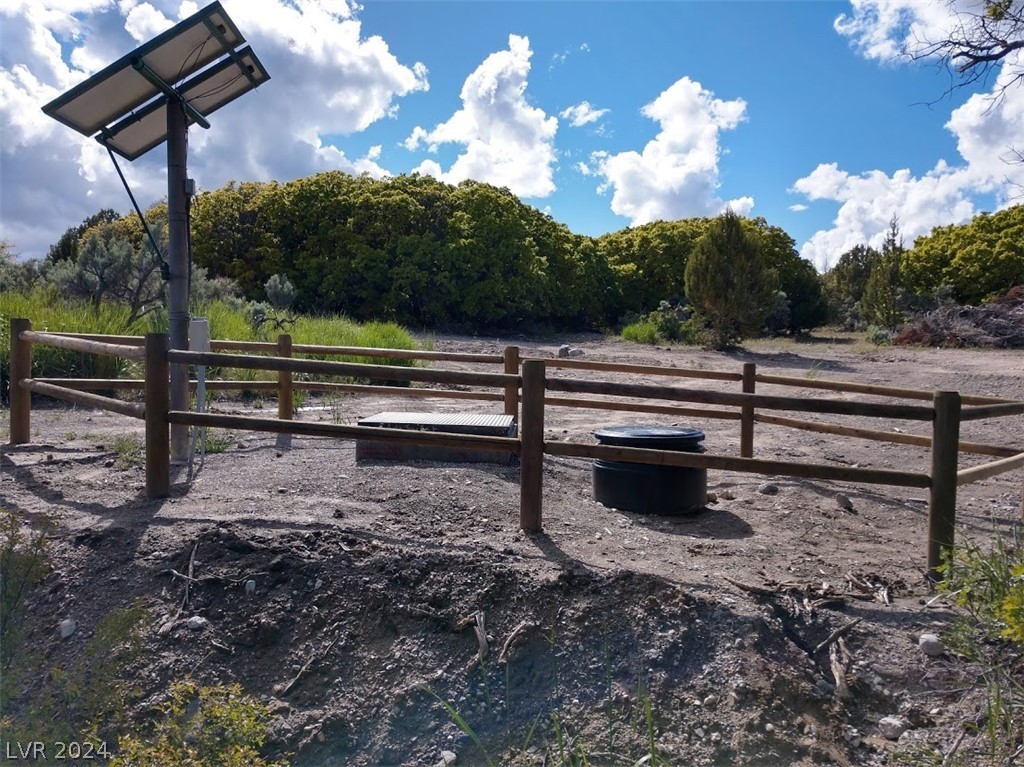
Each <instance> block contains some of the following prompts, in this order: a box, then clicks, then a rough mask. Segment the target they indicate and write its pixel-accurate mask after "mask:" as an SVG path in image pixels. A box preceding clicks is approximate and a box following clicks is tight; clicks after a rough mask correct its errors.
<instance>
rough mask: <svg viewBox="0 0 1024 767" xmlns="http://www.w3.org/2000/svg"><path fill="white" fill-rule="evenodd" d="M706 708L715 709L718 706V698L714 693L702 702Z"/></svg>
mask: <svg viewBox="0 0 1024 767" xmlns="http://www.w3.org/2000/svg"><path fill="white" fill-rule="evenodd" d="M702 703H703V705H704V708H714V707H715V706H717V705H718V696H717V695H715V694H714V693H712V694H711V695H708V696H707V697H706V698H705V699H704V700H703V701H702Z"/></svg>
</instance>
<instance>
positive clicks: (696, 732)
mask: <svg viewBox="0 0 1024 767" xmlns="http://www.w3.org/2000/svg"><path fill="white" fill-rule="evenodd" d="M693 734H694V735H696V736H697V737H698V738H700V739H701V740H704V728H703V727H696V728H694V730H693Z"/></svg>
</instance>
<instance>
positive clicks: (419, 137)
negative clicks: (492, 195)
mask: <svg viewBox="0 0 1024 767" xmlns="http://www.w3.org/2000/svg"><path fill="white" fill-rule="evenodd" d="M532 55H533V51H532V50H530V41H529V39H527V38H525V37H520V36H519V35H509V38H508V50H503V51H498V52H496V53H492V54H491V55H490V56H488V57H487V58H486V59H484V61H483V63H481V64H480V66H479V67H477V68H476V70H475V71H474V72H473V73H472V74H470V75H469V77H467V78H466V82H465V84H464V85H463V86H462V93H461V98H462V108H461V109H459V111H457V112H455V114H453V115H452V116H451V117H450V118H448V120H446V121H445V122H443V123H441V124H440V125H437V126H436V127H435V128H434V129H433V130H430V131H427V130H425V129H424V128H422V127H420V126H417V127H416V128H415V129H414V130H413V132H412V134H411V135H410V136H409V137H408V138H407V139H406V141H405V146H406V148H407V149H410V150H415V149H417V148H419V147H420V146H421V145H423V144H425V145H426V146H427V149H428V151H431V152H436V151H437V148H438V147H439V146H440V145H442V144H449V143H450V144H457V145H461V146H462V147H463V151H462V153H461V154H460V155H459V156H458V157H457V158H456V160H455V161H454V162H453V163H452V165H451V167H450V168H449V169H448V170H447V171H446V170H444V169H443V168H442V167H441V165H440V163H438V162H437V161H435V160H424V161H423V162H422V163H420V165H419V166H418V167H417V168H416V169H415V170H414V172H416V173H424V174H427V175H431V176H434V177H436V178H438V179H440V180H442V181H446V182H448V183H452V184H456V183H458V182H460V181H464V180H466V179H474V180H476V181H484V182H487V183H490V184H494V185H495V186H505V187H508V188H509V189H510V190H511V191H512V192H513V193H515V194H517V195H520V196H522V197H545V196H547V195H549V194H551V193H552V192H553V191H555V182H554V179H553V166H554V163H555V157H556V155H555V148H554V138H555V132H556V131H557V130H558V120H557V118H555V117H551V116H548V115H547V114H545V112H544V111H543V110H542V109H538V108H537V107H534V106H531V105H530V104H529V103H528V102H527V100H526V86H527V79H526V78H527V76H528V75H529V73H530V58H531V56H532Z"/></svg>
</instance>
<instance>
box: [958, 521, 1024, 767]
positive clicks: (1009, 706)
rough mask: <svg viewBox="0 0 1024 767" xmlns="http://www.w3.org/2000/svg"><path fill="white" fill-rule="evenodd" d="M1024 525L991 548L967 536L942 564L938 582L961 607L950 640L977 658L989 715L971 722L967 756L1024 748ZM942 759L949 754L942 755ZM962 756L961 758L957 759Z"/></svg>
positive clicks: (987, 758) (1000, 759) (990, 759)
mask: <svg viewBox="0 0 1024 767" xmlns="http://www.w3.org/2000/svg"><path fill="white" fill-rule="evenodd" d="M1020 536H1021V530H1020V529H1019V528H1014V529H1013V530H1012V531H1011V534H1010V535H1009V536H1008V538H1009V540H1007V538H1004V537H999V538H997V539H996V541H995V543H994V545H993V546H992V547H991V548H989V549H987V550H986V549H983V548H982V547H980V546H978V545H977V544H975V543H973V542H971V541H966V542H964V543H961V544H960V545H958V547H957V548H956V551H955V553H954V554H953V556H952V558H951V559H950V560H949V561H947V562H946V563H944V564H943V565H942V566H941V568H940V571H941V573H942V575H943V581H942V582H941V583H940V586H939V588H940V590H941V591H942V593H944V594H945V595H946V596H947V597H948V598H949V599H950V600H951V601H952V602H953V603H954V604H956V605H957V607H959V608H960V609H961V610H962V611H963V614H962V616H961V617H960V618H959V619H958V620H956V621H955V622H954V624H953V625H952V627H951V628H950V630H949V631H948V632H947V633H946V641H947V643H948V644H949V646H950V647H951V648H952V649H954V650H956V651H957V652H959V653H960V654H961V655H963V656H965V657H966V658H967V659H969V660H970V661H972V662H973V664H974V665H973V668H975V669H977V671H976V675H975V678H974V679H973V680H972V685H973V686H974V687H975V688H976V689H978V690H980V691H981V693H982V696H983V699H984V703H983V711H982V714H983V716H982V717H981V719H980V720H978V721H971V722H968V723H967V724H966V725H965V729H966V730H967V733H968V734H969V735H973V737H972V738H971V739H970V742H968V743H966V744H965V745H964V746H962V747H961V748H960V750H959V754H960V755H962V757H963V759H964V760H965V761H964V762H963V763H964V764H972V765H1003V764H1012V763H1014V760H1015V759H1016V757H1017V756H1019V755H1020V754H1021V753H1024V680H1022V677H1021V671H1022V669H1024V548H1022V546H1021V543H1022V541H1021V538H1020ZM943 763H944V764H945V763H946V762H943ZM953 763H956V762H953Z"/></svg>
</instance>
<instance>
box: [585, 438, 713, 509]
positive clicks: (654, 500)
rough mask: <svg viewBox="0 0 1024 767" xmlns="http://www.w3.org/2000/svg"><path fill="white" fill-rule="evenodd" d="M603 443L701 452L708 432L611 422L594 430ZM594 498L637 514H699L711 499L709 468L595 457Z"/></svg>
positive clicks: (599, 440)
mask: <svg viewBox="0 0 1024 767" xmlns="http://www.w3.org/2000/svg"><path fill="white" fill-rule="evenodd" d="M594 436H595V437H597V440H598V442H600V443H601V444H602V445H618V446H622V447H643V448H649V449H652V450H678V451H680V452H684V453H703V452H704V446H703V445H702V444H701V442H703V441H704V432H702V431H700V430H699V429H691V428H686V427H675V426H610V427H608V428H606V429H598V430H597V431H595V432H594ZM593 476H594V500H596V501H597V502H598V503H602V504H604V505H605V506H610V507H612V508H615V509H621V510H623V511H632V512H636V513H637V514H696V513H697V512H699V511H701V510H702V509H703V508H704V507H705V505H706V504H707V499H708V472H707V469H690V468H685V467H680V466H655V465H654V464H649V463H631V462H628V461H605V460H597V461H594V473H593Z"/></svg>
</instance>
